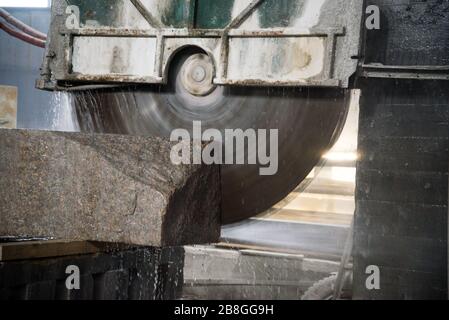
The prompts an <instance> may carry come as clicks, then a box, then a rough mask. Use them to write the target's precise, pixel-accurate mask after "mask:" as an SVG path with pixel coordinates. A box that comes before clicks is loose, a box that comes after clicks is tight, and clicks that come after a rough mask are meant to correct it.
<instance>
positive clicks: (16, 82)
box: [0, 8, 53, 129]
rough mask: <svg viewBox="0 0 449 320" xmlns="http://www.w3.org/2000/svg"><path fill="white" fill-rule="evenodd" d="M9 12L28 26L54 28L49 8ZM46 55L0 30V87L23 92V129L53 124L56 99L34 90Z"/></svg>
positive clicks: (20, 104)
mask: <svg viewBox="0 0 449 320" xmlns="http://www.w3.org/2000/svg"><path fill="white" fill-rule="evenodd" d="M7 10H8V12H10V13H11V14H12V15H14V16H15V17H17V18H18V19H20V20H22V21H23V22H25V23H26V24H28V25H31V26H32V27H34V28H36V29H38V30H39V31H42V32H45V33H46V32H47V30H48V27H49V25H50V9H49V8H45V9H42V8H17V9H16V8H7ZM43 55H44V50H43V49H41V48H38V47H34V46H31V45H29V44H27V43H24V42H21V41H20V40H17V39H15V38H13V37H11V36H9V35H8V34H6V33H5V32H3V30H0V85H10V86H16V87H18V88H19V99H18V119H17V125H18V127H19V128H29V129H48V128H50V127H51V124H52V121H53V119H52V116H51V107H50V104H51V102H52V99H53V95H52V94H51V93H48V92H44V91H40V90H37V89H35V88H34V83H35V81H36V79H37V78H38V77H39V68H40V66H41V63H42V58H43Z"/></svg>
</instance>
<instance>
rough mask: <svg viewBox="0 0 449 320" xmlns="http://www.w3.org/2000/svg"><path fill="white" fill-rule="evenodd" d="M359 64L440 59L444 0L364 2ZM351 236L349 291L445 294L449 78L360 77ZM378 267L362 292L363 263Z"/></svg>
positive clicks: (384, 295) (443, 57) (448, 30)
mask: <svg viewBox="0 0 449 320" xmlns="http://www.w3.org/2000/svg"><path fill="white" fill-rule="evenodd" d="M367 2H368V4H375V5H377V6H379V7H380V10H381V16H382V21H381V29H380V30H373V31H367V34H366V43H365V62H366V63H382V64H385V65H390V66H395V65H399V66H400V65H412V66H426V65H427V66H429V65H433V66H435V65H438V66H443V65H449V55H448V52H449V1H448V0H428V1H414V0H368V1H367ZM359 86H360V88H361V89H362V99H361V102H360V128H359V153H360V161H359V163H358V166H357V191H356V202H357V205H356V208H357V209H356V218H355V219H356V220H355V238H354V297H355V298H356V299H447V291H448V285H447V273H448V263H447V258H448V254H447V241H448V164H449V81H431V80H428V81H423V80H421V81H420V80H403V79H374V78H370V79H364V80H361V81H359ZM370 265H375V266H378V267H379V268H380V289H379V290H368V289H367V287H366V284H365V282H366V279H367V277H368V275H367V274H366V273H365V272H366V268H367V266H370Z"/></svg>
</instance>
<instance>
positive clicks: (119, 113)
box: [74, 53, 350, 224]
mask: <svg viewBox="0 0 449 320" xmlns="http://www.w3.org/2000/svg"><path fill="white" fill-rule="evenodd" d="M191 57H192V54H191V53H190V55H186V56H185V57H184V58H182V59H179V60H178V61H177V62H176V63H175V66H174V68H172V70H171V73H170V77H169V79H171V80H170V83H169V84H168V85H167V86H152V87H126V88H120V89H98V90H95V91H80V92H77V93H76V94H75V96H74V101H75V105H76V108H77V115H78V118H79V122H80V127H81V129H82V130H83V131H87V132H102V133H117V134H134V135H159V136H166V137H168V136H170V134H171V132H172V130H174V129H178V128H183V129H187V130H188V131H189V132H191V131H192V122H193V121H201V123H202V127H203V130H206V129H209V128H213V129H218V130H224V129H242V130H246V129H256V130H257V129H268V130H269V129H278V130H279V132H278V134H279V168H278V172H277V174H275V175H273V176H262V175H260V172H259V169H260V166H259V165H224V166H223V170H222V193H223V207H222V221H223V224H228V223H234V222H238V221H241V220H244V219H247V218H250V217H253V216H256V215H258V214H260V213H262V212H264V211H265V210H267V209H269V208H270V207H272V206H273V205H274V204H276V203H278V202H279V201H281V200H282V199H284V198H285V197H286V196H287V195H288V194H289V193H290V192H291V191H293V190H294V189H295V188H296V187H297V186H298V185H299V184H300V183H301V182H302V181H303V180H304V179H305V178H306V177H307V175H308V174H309V173H310V171H311V170H312V169H313V167H314V166H315V165H317V164H318V162H319V161H320V159H321V157H322V155H323V154H324V153H325V152H326V151H327V150H328V149H329V148H330V147H331V146H332V145H333V143H334V142H335V141H336V139H337V138H338V136H339V134H340V132H341V128H342V126H343V124H344V122H345V119H346V115H347V111H348V106H349V100H350V98H349V97H350V91H349V90H345V89H324V88H261V87H224V86H223V87H222V86H217V87H214V88H211V90H209V91H208V92H207V94H203V95H200V96H198V95H191V94H190V93H189V92H187V91H185V90H183V88H182V81H181V80H182V79H181V80H180V77H181V75H182V74H183V73H184V70H183V68H185V66H186V63H187V65H188V63H189V61H190V60H189V59H191ZM200 58H201V57H200Z"/></svg>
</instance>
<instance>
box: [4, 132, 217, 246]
mask: <svg viewBox="0 0 449 320" xmlns="http://www.w3.org/2000/svg"><path fill="white" fill-rule="evenodd" d="M174 144H175V143H174V142H170V141H168V140H167V139H163V138H158V137H136V136H120V135H99V134H95V135H94V134H81V133H60V132H42V131H24V130H7V129H0V236H43V237H54V238H56V239H69V240H89V241H101V242H116V243H126V244H133V245H146V246H156V247H164V246H179V245H188V244H205V243H214V242H217V241H218V239H219V235H220V225H221V223H220V207H221V193H220V168H219V166H208V165H174V164H173V163H172V162H171V161H170V151H171V148H172V146H173V145H174Z"/></svg>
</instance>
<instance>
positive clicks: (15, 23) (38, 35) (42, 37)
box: [0, 8, 47, 40]
mask: <svg viewBox="0 0 449 320" xmlns="http://www.w3.org/2000/svg"><path fill="white" fill-rule="evenodd" d="M0 17H2V18H3V19H5V20H6V21H7V22H8V23H10V24H11V25H13V26H14V27H16V28H17V29H19V30H22V31H23V32H25V33H27V34H29V35H30V36H32V37H34V38H37V39H40V40H47V35H46V34H45V33H42V32H40V31H38V30H36V29H34V28H32V27H30V26H29V25H27V24H25V23H23V22H22V21H20V20H18V19H16V18H14V17H13V16H12V15H11V14H10V13H9V12H8V11H6V10H4V9H2V8H0Z"/></svg>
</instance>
